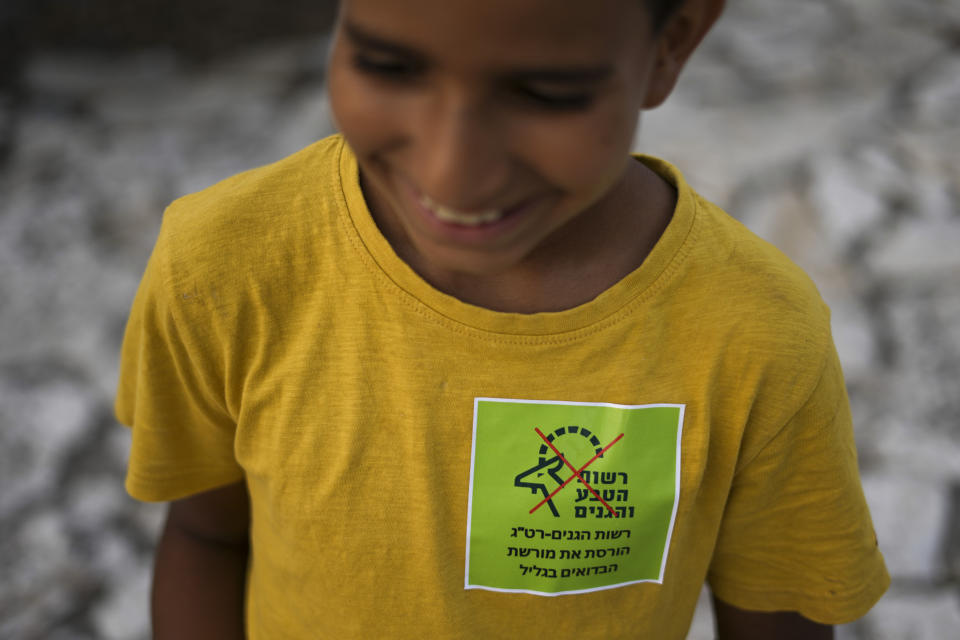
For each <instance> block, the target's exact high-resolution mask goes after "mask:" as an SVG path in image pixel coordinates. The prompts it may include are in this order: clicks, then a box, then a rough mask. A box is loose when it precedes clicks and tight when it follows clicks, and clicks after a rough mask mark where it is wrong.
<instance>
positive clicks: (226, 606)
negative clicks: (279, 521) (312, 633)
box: [151, 483, 250, 640]
mask: <svg viewBox="0 0 960 640" xmlns="http://www.w3.org/2000/svg"><path fill="white" fill-rule="evenodd" d="M249 527H250V507H249V500H248V497H247V491H246V487H245V486H244V484H243V483H237V484H232V485H228V486H226V487H221V488H219V489H213V490H211V491H206V492H204V493H200V494H197V495H194V496H190V497H188V498H184V499H182V500H177V501H176V502H173V503H171V504H170V509H169V511H168V513H167V522H166V525H165V527H164V529H163V534H162V536H161V538H160V542H159V544H158V546H157V554H156V562H155V565H154V575H153V596H152V602H151V604H152V613H153V633H154V638H156V640H166V639H168V638H171V639H172V638H176V639H177V640H189V639H191V638H203V639H204V640H218V639H221V638H223V639H227V638H232V639H240V638H243V637H244V619H243V604H244V591H245V584H246V568H247V557H248V553H249V551H248V546H249Z"/></svg>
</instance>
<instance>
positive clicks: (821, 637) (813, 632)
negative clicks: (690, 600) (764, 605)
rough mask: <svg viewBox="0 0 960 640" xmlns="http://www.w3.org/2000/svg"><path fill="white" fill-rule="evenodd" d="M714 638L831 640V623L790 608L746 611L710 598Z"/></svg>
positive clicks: (726, 639)
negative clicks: (824, 622) (715, 628)
mask: <svg viewBox="0 0 960 640" xmlns="http://www.w3.org/2000/svg"><path fill="white" fill-rule="evenodd" d="M713 613H714V617H715V618H716V622H717V640H769V639H770V638H776V639H777V640H833V626H832V625H827V624H820V623H818V622H813V621H812V620H808V619H807V618H804V617H803V616H802V615H800V614H799V613H795V612H793V611H775V612H761V611H747V610H745V609H740V608H739V607H735V606H733V605H731V604H727V603H726V602H724V601H722V600H720V599H718V598H717V597H716V596H714V598H713Z"/></svg>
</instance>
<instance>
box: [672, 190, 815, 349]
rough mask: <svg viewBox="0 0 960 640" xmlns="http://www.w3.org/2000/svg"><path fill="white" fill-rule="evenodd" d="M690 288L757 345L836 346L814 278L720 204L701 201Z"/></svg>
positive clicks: (691, 256) (688, 280)
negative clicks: (833, 342)
mask: <svg viewBox="0 0 960 640" xmlns="http://www.w3.org/2000/svg"><path fill="white" fill-rule="evenodd" d="M697 208H698V213H697V220H696V224H695V228H696V229H695V233H694V234H692V235H695V236H696V237H695V239H694V246H693V247H692V248H691V251H690V254H689V256H688V263H687V265H686V267H687V268H686V269H685V270H684V271H685V275H686V284H687V285H688V286H689V287H690V289H691V290H692V291H693V292H694V295H699V297H700V299H701V300H703V301H704V303H705V304H707V305H708V306H709V307H710V309H711V311H710V316H711V317H713V318H714V319H715V320H716V321H718V322H721V323H723V322H725V323H727V324H728V325H729V326H730V327H732V328H736V329H737V331H736V332H735V333H736V334H740V335H746V336H748V337H750V338H752V339H753V341H754V342H756V341H757V340H760V341H761V343H760V345H758V346H762V344H763V341H764V340H776V343H777V347H778V348H781V349H782V348H784V347H789V346H791V345H792V346H793V347H794V348H803V347H804V346H805V345H806V346H810V347H814V348H816V349H817V350H822V349H823V347H824V346H825V345H827V344H829V343H830V340H831V339H830V335H829V333H830V332H829V325H830V313H829V309H828V308H827V305H826V304H825V303H824V301H823V299H822V298H821V296H820V293H819V291H818V290H817V287H816V285H815V284H814V282H813V280H812V279H811V278H810V277H809V276H808V275H807V274H806V273H805V272H804V271H803V269H801V268H800V267H799V266H797V265H796V264H795V263H794V262H793V261H792V260H790V258H788V257H787V256H786V255H785V254H784V253H783V252H782V251H780V250H779V249H778V248H777V247H775V246H774V245H773V244H771V243H769V242H767V241H766V240H764V239H762V238H760V237H758V236H757V235H756V234H754V233H753V232H752V231H750V230H749V229H748V228H747V227H745V226H744V225H743V224H742V223H740V222H739V221H737V220H736V219H734V218H733V217H732V216H730V215H729V214H727V213H726V212H725V211H723V210H722V209H720V208H719V207H718V206H716V205H714V204H712V203H710V202H708V201H706V200H704V199H703V198H700V197H698V198H697Z"/></svg>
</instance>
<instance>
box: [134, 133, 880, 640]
mask: <svg viewBox="0 0 960 640" xmlns="http://www.w3.org/2000/svg"><path fill="white" fill-rule="evenodd" d="M642 161H643V162H645V163H647V164H648V165H649V166H651V167H652V168H653V169H655V170H656V171H658V172H659V173H661V175H663V176H665V177H666V178H667V179H668V180H669V181H671V182H673V183H674V184H675V185H676V187H677V190H678V203H677V208H676V211H675V212H674V215H673V218H672V220H671V222H670V224H669V226H668V227H667V229H666V231H665V233H664V234H663V237H662V238H661V239H660V241H659V242H658V243H657V245H656V246H655V248H654V249H653V251H652V253H651V254H650V255H649V257H648V258H647V259H646V261H645V262H644V263H643V265H642V266H641V267H640V268H638V269H637V270H635V271H634V272H632V273H631V274H629V275H628V276H627V277H625V278H624V279H623V280H621V281H620V282H619V283H617V284H616V285H614V286H613V287H611V288H610V289H609V290H607V291H605V292H604V293H602V294H601V295H599V296H598V297H597V298H596V299H594V300H593V301H591V302H589V303H586V304H583V305H581V306H578V307H576V308H573V309H570V310H567V311H562V312H557V313H538V314H530V315H522V314H512V313H501V312H494V311H490V310H487V309H482V308H478V307H475V306H471V305H468V304H465V303H462V302H460V301H458V300H456V299H454V298H452V297H450V296H447V295H445V294H443V293H441V292H439V291H437V290H435V289H433V288H431V287H430V286H429V285H428V284H426V283H425V282H424V281H423V280H422V279H421V278H420V277H419V276H417V275H416V274H415V273H414V272H413V271H412V270H411V269H410V268H409V267H408V266H407V265H406V264H405V263H403V262H402V261H401V260H400V259H399V258H398V257H397V256H396V255H395V254H394V252H393V251H392V249H391V248H390V246H389V244H388V243H387V241H386V240H385V239H384V237H383V236H382V235H381V234H380V233H379V231H378V229H377V227H376V225H375V224H374V222H373V220H372V218H371V217H370V214H369V212H368V210H367V208H366V205H365V203H364V200H363V196H362V193H361V191H360V188H359V181H358V172H357V164H356V160H355V158H354V157H353V155H352V153H351V152H350V150H349V149H348V148H347V146H346V145H345V144H344V142H343V140H342V139H341V138H340V137H337V136H335V137H331V138H328V139H326V140H323V141H320V142H318V143H316V144H314V145H312V146H310V147H308V148H307V149H304V150H303V151H301V152H299V153H297V154H295V155H293V156H291V157H289V158H287V159H285V160H282V161H280V162H278V163H276V164H273V165H270V166H267V167H263V168H260V169H256V170H253V171H249V172H246V173H243V174H240V175H238V176H235V177H233V178H230V179H228V180H225V181H223V182H221V183H219V184H217V185H215V186H213V187H211V188H209V189H206V190H205V191H202V192H200V193H197V194H193V195H190V196H187V197H184V198H182V199H180V200H178V201H177V202H175V203H174V204H173V205H172V206H171V207H170V208H169V210H168V211H167V213H166V215H165V217H164V221H163V226H162V229H161V232H160V238H159V240H158V242H157V245H156V248H155V250H154V253H153V255H152V257H151V259H150V262H149V265H148V266H147V270H146V273H145V275H144V278H143V282H142V284H141V287H140V290H139V292H138V293H137V297H136V299H135V301H134V305H133V310H132V312H131V316H130V321H129V325H128V329H127V334H126V338H125V341H124V346H123V354H122V370H121V377H120V386H119V392H118V397H117V415H118V417H119V419H120V420H121V421H122V422H124V423H125V424H128V425H132V427H133V445H132V451H131V457H130V466H129V473H128V477H127V488H128V490H129V492H130V493H131V494H132V495H133V496H135V497H137V498H140V499H143V500H151V501H155V500H171V499H175V498H179V497H183V496H187V495H190V494H193V493H197V492H200V491H203V490H206V489H211V488H214V487H216V486H219V485H223V484H227V483H231V482H236V481H240V480H245V481H246V483H247V485H248V488H249V492H250V496H251V504H252V529H251V546H252V549H251V565H250V569H249V579H248V595H247V626H248V634H249V637H250V638H254V639H270V640H275V639H281V638H311V639H313V638H337V639H342V638H359V637H389V638H425V637H433V638H482V639H484V640H487V639H489V638H498V639H505V638H523V639H524V640H530V639H531V638H558V637H563V638H578V639H579V640H586V639H588V638H603V639H614V638H631V639H636V638H650V639H656V640H664V639H672V638H682V637H683V636H684V635H685V633H686V631H687V628H688V626H689V624H690V620H691V616H692V614H693V610H694V605H695V602H696V599H697V596H698V593H699V591H700V587H701V585H702V584H703V582H704V580H705V579H706V580H709V583H710V585H711V587H712V589H713V590H714V592H715V593H716V594H717V595H718V596H719V597H720V598H722V599H724V600H726V601H727V602H730V603H732V604H734V605H738V606H740V607H744V608H748V609H756V610H797V611H800V612H801V613H803V614H804V615H806V616H807V617H809V618H812V619H813V620H817V621H821V622H826V623H839V622H844V621H849V620H852V619H854V618H857V617H859V616H860V615H862V614H863V613H864V612H866V611H867V609H869V607H870V606H871V605H872V604H873V603H874V602H875V601H876V600H877V599H878V598H879V597H880V595H881V594H882V593H883V591H884V590H885V589H886V587H887V585H888V582H889V577H888V576H887V573H886V569H885V568H884V564H883V560H882V558H881V556H880V553H879V551H878V549H877V545H876V540H875V537H874V533H873V528H872V525H871V522H870V516H869V513H868V511H867V507H866V504H865V502H864V499H863V494H862V490H861V488H860V482H859V477H858V474H857V464H856V452H855V449H854V443H853V438H852V432H851V425H850V415H849V410H848V402H847V398H846V394H845V390H844V383H843V378H842V374H841V371H840V367H839V364H838V361H837V358H836V354H835V350H834V347H833V344H832V340H831V337H830V331H829V317H828V311H827V309H826V308H825V306H824V304H823V303H822V302H821V300H820V298H819V296H818V294H817V292H816V290H815V289H814V286H813V285H812V283H811V282H810V281H809V279H808V278H807V277H806V276H804V275H803V274H802V273H801V272H800V271H799V270H798V269H797V268H796V267H795V266H794V265H792V264H791V263H790V262H789V261H788V260H787V259H786V258H785V257H784V256H783V255H782V254H781V253H779V252H778V251H777V250H776V249H774V248H773V247H772V246H770V245H769V244H767V243H765V242H763V241H761V240H759V239H758V238H756V237H755V236H753V235H752V234H751V233H750V232H748V231H747V230H746V229H745V228H744V227H743V226H742V225H740V224H739V223H737V222H736V221H734V220H733V219H731V218H730V217H729V216H727V215H726V214H724V213H723V212H722V211H720V210H719V209H717V208H716V207H715V206H713V205H711V204H709V203H708V202H705V201H704V200H702V199H701V198H699V197H698V196H697V195H696V194H695V193H694V192H693V191H692V190H691V189H690V188H689V187H688V186H687V185H686V183H685V182H684V181H683V178H682V177H681V176H680V175H679V173H678V172H677V171H676V170H675V169H673V168H672V167H670V166H669V165H667V164H666V163H664V162H662V161H659V160H656V159H652V158H643V159H642Z"/></svg>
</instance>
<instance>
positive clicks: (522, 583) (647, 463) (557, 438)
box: [465, 398, 684, 595]
mask: <svg viewBox="0 0 960 640" xmlns="http://www.w3.org/2000/svg"><path fill="white" fill-rule="evenodd" d="M683 408H684V407H683V405H677V404H651V405H636V406H627V405H615V404H605V403H584V402H542V401H534V400H509V399H500V398H476V399H475V401H474V416H473V420H474V424H473V455H472V462H471V471H470V506H469V509H468V521H467V567H466V585H465V586H466V588H467V589H488V590H493V591H516V592H524V593H533V594H537V595H560V594H566V593H583V592H585V591H595V590H598V589H609V588H613V587H619V586H623V585H626V584H632V583H635V582H646V581H650V582H662V581H663V569H664V567H665V566H666V553H667V549H668V547H669V544H670V534H671V532H672V530H673V520H674V517H675V515H676V507H677V501H678V499H679V478H680V473H679V471H680V434H681V429H682V425H683Z"/></svg>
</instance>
